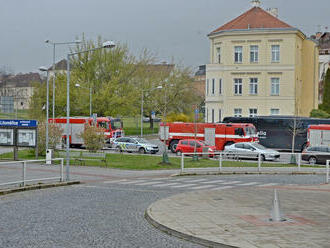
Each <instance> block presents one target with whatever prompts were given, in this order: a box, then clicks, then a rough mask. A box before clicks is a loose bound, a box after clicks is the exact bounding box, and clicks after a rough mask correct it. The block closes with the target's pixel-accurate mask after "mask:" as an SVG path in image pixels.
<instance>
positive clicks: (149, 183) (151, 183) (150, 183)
mask: <svg viewBox="0 0 330 248" xmlns="http://www.w3.org/2000/svg"><path fill="white" fill-rule="evenodd" d="M160 183H164V182H146V183H136V184H135V185H139V186H143V185H153V184H160Z"/></svg>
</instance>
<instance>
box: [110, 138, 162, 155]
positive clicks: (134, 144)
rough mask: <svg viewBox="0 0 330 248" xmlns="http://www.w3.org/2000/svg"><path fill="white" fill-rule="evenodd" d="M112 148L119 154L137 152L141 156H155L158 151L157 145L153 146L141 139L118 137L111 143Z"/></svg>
mask: <svg viewBox="0 0 330 248" xmlns="http://www.w3.org/2000/svg"><path fill="white" fill-rule="evenodd" d="M112 148H115V149H116V150H117V151H119V152H123V151H126V152H138V153H141V154H144V153H151V154H155V153H157V152H158V151H159V148H158V146H157V145H154V144H152V143H150V142H148V141H147V140H145V139H142V138H132V137H120V138H117V139H115V140H114V141H113V142H112Z"/></svg>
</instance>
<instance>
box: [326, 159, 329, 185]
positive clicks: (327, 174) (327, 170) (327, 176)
mask: <svg viewBox="0 0 330 248" xmlns="http://www.w3.org/2000/svg"><path fill="white" fill-rule="evenodd" d="M329 163H330V160H327V163H326V172H325V183H327V184H328V183H329Z"/></svg>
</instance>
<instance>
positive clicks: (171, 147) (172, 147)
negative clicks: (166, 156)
mask: <svg viewBox="0 0 330 248" xmlns="http://www.w3.org/2000/svg"><path fill="white" fill-rule="evenodd" d="M178 143H179V140H172V141H171V143H170V149H171V152H173V153H175V150H176V146H177V145H178Z"/></svg>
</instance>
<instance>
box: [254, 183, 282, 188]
mask: <svg viewBox="0 0 330 248" xmlns="http://www.w3.org/2000/svg"><path fill="white" fill-rule="evenodd" d="M275 185H278V183H266V184H260V185H258V187H268V186H275Z"/></svg>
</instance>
